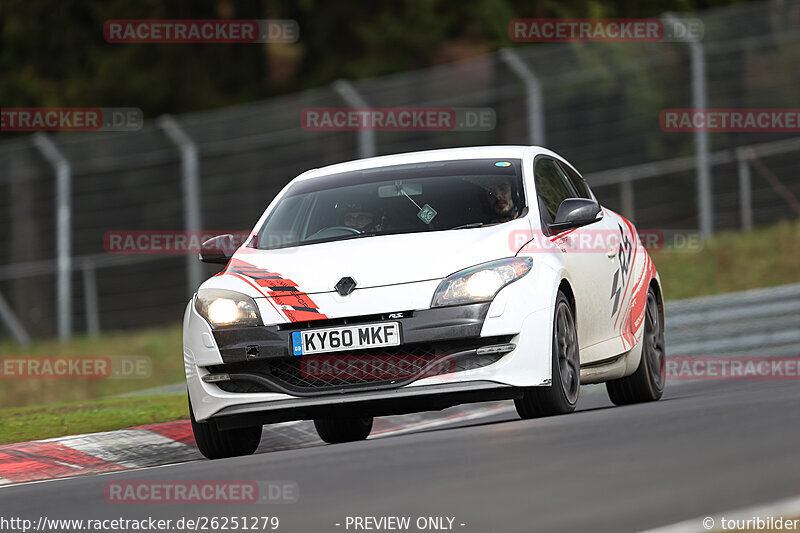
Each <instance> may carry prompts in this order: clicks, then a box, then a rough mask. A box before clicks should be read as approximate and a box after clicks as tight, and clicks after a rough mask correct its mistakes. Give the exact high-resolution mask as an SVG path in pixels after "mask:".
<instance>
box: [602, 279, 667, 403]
mask: <svg viewBox="0 0 800 533" xmlns="http://www.w3.org/2000/svg"><path fill="white" fill-rule="evenodd" d="M665 355H666V351H665V347H664V321H663V319H662V317H661V313H660V312H659V310H658V300H657V299H656V293H655V291H654V290H653V288H652V287H651V288H650V289H649V290H648V291H647V307H646V308H645V318H644V334H643V335H642V357H641V359H640V360H639V367H638V368H637V369H636V372H634V373H633V374H631V375H630V376H625V377H624V378H620V379H614V380H611V381H607V382H606V390H608V396H609V397H610V398H611V401H612V402H614V404H615V405H628V404H632V403H641V402H652V401H655V400H658V399H659V398H661V395H662V394H663V393H664V381H665V376H666V372H665V370H666V357H665Z"/></svg>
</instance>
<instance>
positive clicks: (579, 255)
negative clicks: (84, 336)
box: [534, 157, 619, 363]
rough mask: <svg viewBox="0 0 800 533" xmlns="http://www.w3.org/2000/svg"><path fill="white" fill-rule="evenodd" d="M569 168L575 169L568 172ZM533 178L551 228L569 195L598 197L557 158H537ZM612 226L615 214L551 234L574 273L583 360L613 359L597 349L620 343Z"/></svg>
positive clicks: (544, 221) (545, 223)
mask: <svg viewBox="0 0 800 533" xmlns="http://www.w3.org/2000/svg"><path fill="white" fill-rule="evenodd" d="M568 170H569V171H571V172H569V173H568ZM571 173H574V174H572V175H571ZM534 179H535V183H536V193H537V197H538V198H537V199H538V201H539V206H540V213H541V217H542V228H543V229H544V230H545V231H546V232H548V230H547V228H548V226H549V225H550V224H552V223H553V221H554V220H555V217H556V213H557V212H558V207H559V206H560V205H561V202H563V201H564V200H565V199H567V198H590V199H594V196H593V195H592V193H591V191H590V190H589V188H588V186H586V183H585V182H584V181H583V178H581V177H580V175H579V174H577V172H575V171H574V170H573V169H572V168H570V167H569V166H568V165H566V164H564V163H563V162H560V161H558V160H556V159H554V158H550V157H540V158H538V159H537V161H536V163H535V166H534ZM611 224H613V220H611V219H610V217H607V216H603V215H601V216H600V217H599V218H598V220H597V221H595V222H594V223H592V224H588V225H586V226H582V227H579V228H575V229H571V230H565V231H551V232H549V233H550V236H549V238H550V239H551V240H552V241H553V242H554V243H555V244H556V245H557V246H556V247H554V248H553V250H557V253H560V254H561V258H562V260H563V262H564V265H565V266H566V268H567V270H568V271H569V273H570V276H571V280H570V281H571V282H572V289H573V292H574V293H575V308H576V309H575V314H576V320H577V328H578V344H579V346H580V349H581V361H582V362H583V363H587V362H591V361H596V360H599V359H603V358H605V357H608V356H609V355H608V353H607V352H608V350H607V349H598V348H599V347H602V346H606V345H607V343H608V342H609V341H610V342H611V344H615V343H614V340H613V339H614V338H615V336H618V335H615V333H614V328H613V323H614V316H613V315H612V310H613V300H612V299H611V298H610V294H611V291H612V285H613V278H614V275H615V273H616V272H617V270H618V269H617V265H616V259H615V258H616V257H617V249H616V246H614V245H615V244H618V239H614V238H613V237H612V238H611V239H610V241H611V242H609V239H608V237H609V236H611V235H613V234H612V231H613V230H615V228H612V227H611ZM612 250H613V252H614V253H613V254H612ZM618 305H619V304H618ZM618 312H619V311H617V313H618ZM612 355H613V354H612Z"/></svg>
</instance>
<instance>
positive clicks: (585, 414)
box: [0, 381, 800, 533]
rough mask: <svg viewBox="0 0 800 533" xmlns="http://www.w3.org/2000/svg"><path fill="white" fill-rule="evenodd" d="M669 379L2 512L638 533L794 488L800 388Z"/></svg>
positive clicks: (45, 488) (50, 487)
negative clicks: (158, 497) (135, 490)
mask: <svg viewBox="0 0 800 533" xmlns="http://www.w3.org/2000/svg"><path fill="white" fill-rule="evenodd" d="M668 385H672V386H671V387H670V386H668V388H667V392H666V394H665V398H664V399H663V400H662V401H660V402H657V403H651V404H643V405H636V406H630V407H624V408H620V407H613V406H612V405H611V403H610V402H609V400H608V398H607V396H606V395H605V394H604V393H602V394H601V393H595V394H591V395H588V396H585V397H583V398H582V399H581V402H580V404H579V405H580V408H579V411H578V412H576V413H574V414H572V415H568V416H562V417H556V418H550V419H540V420H531V421H521V420H519V419H517V418H516V417H515V416H514V415H512V414H508V413H504V414H502V415H495V416H492V417H488V418H486V419H483V420H471V421H467V422H461V423H460V425H456V426H449V427H441V428H437V429H435V430H429V431H423V432H418V433H413V434H405V435H398V436H388V437H384V438H377V439H371V440H368V441H365V442H358V443H351V444H341V445H334V446H315V447H307V448H302V449H294V450H286V451H279V452H272V453H266V454H261V455H256V456H251V457H242V458H235V459H229V460H222V461H213V462H212V461H196V462H192V463H185V464H180V465H171V466H167V467H159V468H150V469H144V470H137V471H129V472H122V473H115V474H106V475H96V476H85V477H79V478H72V479H63V480H57V481H51V482H43V483H32V484H25V485H18V486H9V487H5V488H2V489H0V508H2V513H0V514H2V515H4V516H18V517H25V518H30V519H32V520H34V521H36V520H38V519H39V517H40V516H41V515H42V514H45V513H46V515H47V517H48V518H50V519H52V518H83V519H87V518H91V519H100V518H118V517H126V518H136V519H142V518H145V517H148V516H153V517H161V518H173V519H177V518H179V517H182V516H183V517H197V516H200V515H204V516H208V517H212V516H219V517H221V516H278V517H279V519H280V527H279V529H278V531H291V532H303V533H310V532H318V531H319V532H328V531H356V529H354V528H353V526H350V528H349V529H348V528H346V527H345V524H346V517H347V516H375V517H379V516H410V517H411V524H412V527H411V528H410V529H408V531H419V530H418V529H417V528H416V526H414V523H415V520H416V519H417V518H418V517H429V516H431V517H439V516H448V517H455V520H454V522H453V524H454V525H453V530H455V531H464V532H498V533H499V532H511V531H518V532H531V531H578V530H591V531H634V530H643V529H648V528H654V527H658V526H663V525H667V524H670V523H674V522H680V521H683V520H687V519H691V518H695V517H703V516H706V515H711V514H716V513H720V512H724V511H728V510H732V509H737V508H742V507H749V506H752V505H756V504H762V503H767V502H770V501H774V500H778V499H783V498H788V497H792V496H796V495H798V494H800V461H798V455H800V451H799V450H800V416H798V413H799V412H800V387H798V385H797V383H796V382H792V381H783V382H780V381H769V382H767V381H760V382H759V381H739V382H736V381H727V382H693V383H681V384H678V385H675V384H674V382H672V383H670V384H668ZM120 480H128V481H129V480H153V481H163V480H257V481H267V480H290V481H294V482H296V483H297V485H298V488H299V501H298V502H297V503H294V504H278V505H275V504H272V505H270V504H250V505H241V504H240V505H235V506H234V505H202V506H200V505H180V506H178V505H120V504H109V503H106V501H105V499H104V495H103V488H104V485H105V484H106V483H107V482H109V481H120ZM45 510H46V511H45ZM445 523H446V522H445ZM336 524H340V525H338V526H337V525H336ZM461 524H464V525H463V526H462V525H461ZM697 526H698V527H697V529H698V530H699V531H702V526H701V524H700V521H699V520H698V524H697ZM359 530H361V531H363V530H364V529H359ZM373 531H375V530H373ZM429 531H430V529H429Z"/></svg>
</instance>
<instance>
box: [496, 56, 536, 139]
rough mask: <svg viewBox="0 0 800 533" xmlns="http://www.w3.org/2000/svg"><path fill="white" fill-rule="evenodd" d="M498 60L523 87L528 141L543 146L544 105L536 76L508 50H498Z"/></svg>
mask: <svg viewBox="0 0 800 533" xmlns="http://www.w3.org/2000/svg"><path fill="white" fill-rule="evenodd" d="M500 59H501V60H503V62H504V63H505V64H506V65H508V67H509V68H510V69H511V70H512V71H513V72H514V74H516V75H517V76H518V77H519V79H520V80H521V81H522V83H523V85H525V105H526V112H527V113H526V118H527V122H528V139H529V142H530V143H531V144H534V145H537V146H544V143H545V123H544V104H543V103H542V84H541V83H540V82H539V78H538V76H536V73H535V72H534V71H533V69H532V68H530V67H529V66H528V65H526V64H525V63H524V62H523V61H522V60H521V59H520V58H519V56H518V55H517V54H516V52H514V51H513V50H511V49H510V48H505V49H503V50H500Z"/></svg>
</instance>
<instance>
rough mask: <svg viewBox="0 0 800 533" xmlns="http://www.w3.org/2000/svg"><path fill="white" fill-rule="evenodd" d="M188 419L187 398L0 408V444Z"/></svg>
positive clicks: (121, 399)
mask: <svg viewBox="0 0 800 533" xmlns="http://www.w3.org/2000/svg"><path fill="white" fill-rule="evenodd" d="M186 418H189V409H188V407H187V403H186V396H144V397H137V398H115V399H110V400H99V401H92V402H79V403H64V404H57V405H46V406H38V407H12V408H6V409H0V444H9V443H12V442H25V441H30V440H39V439H48V438H51V437H60V436H63V435H75V434H79V433H93V432H96V431H109V430H112V429H120V428H126V427H131V426H140V425H144V424H155V423H158V422H169V421H172V420H180V419H186Z"/></svg>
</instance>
